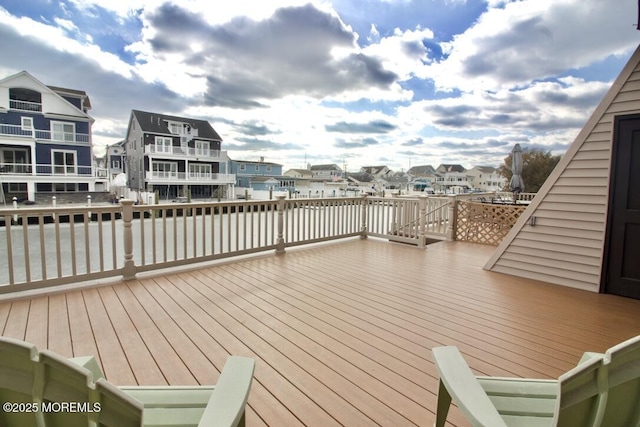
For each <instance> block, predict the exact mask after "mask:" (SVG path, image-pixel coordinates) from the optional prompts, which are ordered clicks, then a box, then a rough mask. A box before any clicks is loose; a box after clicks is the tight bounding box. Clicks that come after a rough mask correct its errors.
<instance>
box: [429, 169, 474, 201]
mask: <svg viewBox="0 0 640 427" xmlns="http://www.w3.org/2000/svg"><path fill="white" fill-rule="evenodd" d="M433 188H434V189H435V190H436V191H438V192H441V193H456V194H457V193H464V192H466V191H467V190H468V189H469V188H471V185H470V184H469V181H468V180H467V172H466V169H465V168H464V167H463V166H462V165H450V164H441V165H440V166H438V168H437V169H436V173H435V180H434V182H433Z"/></svg>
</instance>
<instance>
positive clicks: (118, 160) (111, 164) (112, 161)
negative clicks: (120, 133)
mask: <svg viewBox="0 0 640 427" xmlns="http://www.w3.org/2000/svg"><path fill="white" fill-rule="evenodd" d="M124 142H125V140H122V141H119V142H116V143H115V144H112V145H108V146H107V152H106V160H107V164H106V167H107V170H108V173H109V179H110V180H113V179H114V178H115V177H116V176H118V175H120V174H121V173H126V172H127V169H126V163H125V152H124Z"/></svg>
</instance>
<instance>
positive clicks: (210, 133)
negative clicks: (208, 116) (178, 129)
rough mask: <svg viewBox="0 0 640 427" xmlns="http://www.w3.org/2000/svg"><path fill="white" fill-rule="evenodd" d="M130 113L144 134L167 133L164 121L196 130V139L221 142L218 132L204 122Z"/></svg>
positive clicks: (139, 112)
mask: <svg viewBox="0 0 640 427" xmlns="http://www.w3.org/2000/svg"><path fill="white" fill-rule="evenodd" d="M131 113H132V114H133V115H134V116H135V117H136V119H137V120H138V124H140V127H141V128H142V130H143V131H144V132H149V133H163V134H167V133H169V129H168V128H167V124H166V123H165V122H166V121H175V122H182V123H187V124H189V125H190V126H191V128H192V129H198V138H203V139H213V140H217V141H222V138H221V137H220V135H218V132H216V131H215V130H214V129H213V127H212V126H211V124H210V123H209V122H208V121H206V120H198V119H190V118H188V117H178V116H170V115H168V114H159V113H150V112H148V111H140V110H131Z"/></svg>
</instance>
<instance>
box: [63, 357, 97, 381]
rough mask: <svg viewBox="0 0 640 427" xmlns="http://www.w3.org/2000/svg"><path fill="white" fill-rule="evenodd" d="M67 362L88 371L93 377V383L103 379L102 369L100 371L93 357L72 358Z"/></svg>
mask: <svg viewBox="0 0 640 427" xmlns="http://www.w3.org/2000/svg"><path fill="white" fill-rule="evenodd" d="M69 361H70V362H73V363H75V364H76V365H80V366H82V367H83V368H85V369H88V370H89V372H91V375H92V376H93V382H96V381H98V380H99V379H100V378H104V374H103V373H102V369H100V365H98V361H97V360H96V359H95V357H93V356H80V357H72V358H71V359H69Z"/></svg>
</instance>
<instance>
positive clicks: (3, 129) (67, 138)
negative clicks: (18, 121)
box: [0, 124, 90, 144]
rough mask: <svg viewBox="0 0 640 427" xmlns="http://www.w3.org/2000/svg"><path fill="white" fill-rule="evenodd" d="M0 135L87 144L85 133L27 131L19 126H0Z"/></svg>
mask: <svg viewBox="0 0 640 427" xmlns="http://www.w3.org/2000/svg"><path fill="white" fill-rule="evenodd" d="M0 135H8V136H13V137H21V138H29V139H35V140H41V141H52V142H67V143H75V144H89V143H90V140H89V135H88V134H86V133H75V132H58V131H51V130H40V129H27V128H23V127H22V126H20V125H7V124H0Z"/></svg>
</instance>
